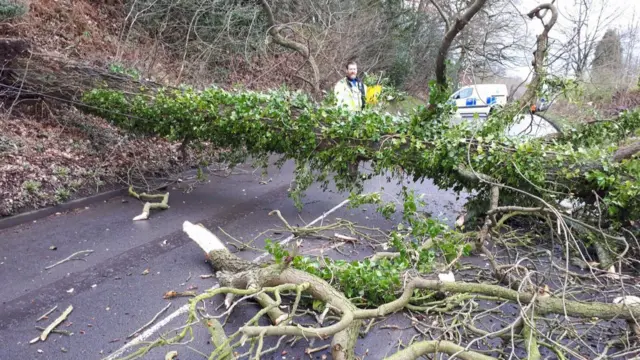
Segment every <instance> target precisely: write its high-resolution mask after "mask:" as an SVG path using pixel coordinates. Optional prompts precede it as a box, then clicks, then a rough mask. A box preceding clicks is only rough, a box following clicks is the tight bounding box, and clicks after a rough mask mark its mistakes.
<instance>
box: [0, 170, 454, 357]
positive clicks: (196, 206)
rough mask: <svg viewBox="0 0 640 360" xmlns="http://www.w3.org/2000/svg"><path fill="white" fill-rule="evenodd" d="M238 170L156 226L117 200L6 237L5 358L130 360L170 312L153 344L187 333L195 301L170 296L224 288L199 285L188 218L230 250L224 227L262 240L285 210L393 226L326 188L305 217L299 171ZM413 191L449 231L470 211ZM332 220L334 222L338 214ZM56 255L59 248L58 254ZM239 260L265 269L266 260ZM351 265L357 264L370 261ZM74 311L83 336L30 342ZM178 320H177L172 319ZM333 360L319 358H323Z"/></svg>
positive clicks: (381, 347) (200, 337)
mask: <svg viewBox="0 0 640 360" xmlns="http://www.w3.org/2000/svg"><path fill="white" fill-rule="evenodd" d="M235 172H236V173H238V174H236V175H231V176H229V177H220V176H215V175H212V176H211V177H210V179H211V182H209V183H206V184H201V185H198V186H197V187H195V188H194V189H193V191H191V192H189V193H185V192H184V191H180V190H172V191H171V195H170V199H169V204H170V206H171V207H170V209H168V210H166V211H159V212H156V211H154V212H152V214H151V218H150V219H149V220H148V221H139V222H134V221H132V218H133V217H134V216H136V215H138V214H139V213H140V212H141V207H142V205H141V203H140V202H138V201H137V200H135V199H132V198H127V197H122V196H118V197H114V198H112V199H110V200H108V201H104V202H100V203H95V204H91V205H89V206H88V207H87V208H83V209H80V210H76V211H70V212H67V213H64V214H59V215H54V216H50V217H48V218H44V219H41V220H37V221H35V222H31V223H27V224H22V225H19V226H15V227H13V228H9V229H5V230H0V283H1V284H2V286H1V287H0V303H1V306H0V360H5V359H113V358H115V356H113V355H114V354H115V355H118V356H120V355H122V354H127V353H128V352H129V351H130V349H131V348H132V347H126V346H127V345H126V344H127V343H129V342H130V341H132V340H133V338H130V339H127V336H128V335H129V334H131V333H132V332H134V331H135V330H137V329H138V328H140V327H141V326H142V325H144V324H145V323H147V322H148V321H149V320H151V319H152V318H153V317H154V315H156V314H157V313H158V311H159V310H161V309H162V308H164V307H165V306H166V305H167V304H168V303H169V302H171V307H170V308H169V309H168V310H167V312H165V313H164V314H163V315H162V316H161V317H159V318H158V320H157V321H156V324H157V323H163V322H168V323H167V324H166V326H162V327H159V328H158V329H156V330H154V331H153V332H152V333H151V334H148V335H149V338H148V339H147V340H149V339H150V340H154V339H156V338H157V336H158V335H162V334H163V333H164V332H167V331H169V330H171V329H172V328H175V327H178V326H180V325H182V324H184V321H185V319H186V317H185V316H184V315H183V313H180V308H181V306H183V305H184V304H186V303H187V298H176V299H173V300H165V299H163V296H162V295H163V294H164V293H165V292H166V291H169V290H179V291H184V290H187V289H188V288H190V287H197V290H198V291H203V290H205V289H208V288H210V287H212V286H215V285H216V281H215V279H214V278H209V279H201V278H200V275H201V274H209V273H210V270H209V267H208V265H207V264H206V263H205V261H204V256H203V253H202V251H201V250H200V249H199V248H198V247H197V245H196V244H195V243H193V242H192V241H191V240H189V239H188V238H187V236H186V235H185V234H184V233H183V232H182V223H183V222H184V221H185V220H188V221H191V222H192V223H202V224H203V225H204V226H205V227H207V228H208V229H210V230H212V231H213V232H215V233H216V234H217V235H218V236H220V238H221V239H223V240H227V238H225V236H224V235H223V234H222V232H221V231H220V230H219V227H220V228H222V229H224V230H225V231H226V232H227V233H229V234H232V235H233V236H234V237H236V238H237V239H239V240H241V241H246V240H249V239H253V238H254V237H256V236H257V235H258V234H260V233H261V232H263V231H265V230H267V229H274V228H281V227H282V224H281V223H280V221H279V220H278V219H277V218H276V217H275V216H269V215H268V213H269V212H270V211H271V210H274V209H278V210H280V211H281V213H282V215H283V216H284V217H285V218H286V219H288V220H289V221H290V222H291V224H292V225H298V226H304V225H305V223H308V222H311V221H313V220H316V221H318V222H319V223H320V222H322V223H325V222H328V221H334V220H335V218H348V219H349V220H351V221H356V222H358V223H360V224H365V225H368V226H376V227H381V228H390V227H391V226H392V225H393V224H394V223H393V222H392V221H385V220H384V219H383V218H382V217H380V216H379V215H378V214H376V213H375V211H373V209H372V208H365V209H349V208H348V207H347V206H346V202H345V201H344V200H345V199H346V197H347V194H341V193H338V192H336V191H331V190H330V191H327V192H323V191H322V190H321V189H320V188H319V186H314V187H313V188H312V189H310V190H309V191H308V192H307V196H306V198H305V206H304V209H303V210H302V211H301V212H298V210H297V209H296V208H295V207H294V206H293V202H292V200H291V199H289V198H288V196H287V189H288V188H289V185H290V182H291V179H292V173H293V165H292V164H291V163H286V164H285V166H284V167H283V169H282V170H281V171H280V170H277V169H276V168H273V169H270V170H269V175H268V176H267V178H271V181H269V182H267V183H261V180H264V179H263V178H261V177H260V170H258V171H255V172H254V171H253V169H252V168H251V167H250V166H248V165H244V166H242V167H240V168H239V169H238V170H236V171H235ZM380 186H383V187H384V188H385V192H386V194H391V195H392V194H394V193H396V192H397V191H398V190H399V189H400V187H399V186H398V185H397V184H395V183H387V182H386V181H385V180H384V179H381V178H376V179H374V180H372V181H371V182H370V183H369V184H368V187H367V189H366V191H376V190H378V189H379V188H380ZM413 186H414V187H416V188H417V189H418V190H419V191H421V192H422V193H425V194H426V198H425V200H426V201H427V203H428V205H427V210H428V211H429V212H430V213H431V214H432V215H433V216H435V217H440V218H443V219H445V220H446V221H447V222H448V223H449V224H452V223H453V221H455V217H456V216H457V214H458V211H459V208H460V205H461V202H460V201H458V200H456V197H455V195H453V194H451V193H447V192H444V191H440V190H438V189H437V188H435V187H434V186H433V185H431V184H430V183H429V182H427V181H425V182H424V183H423V184H420V185H413ZM328 211H332V212H331V213H330V214H328V215H327V212H328ZM323 214H325V215H323ZM303 220H304V222H303ZM267 235H271V236H274V240H279V241H283V240H287V239H290V237H287V236H288V235H289V234H287V233H283V234H281V235H274V234H273V233H268V234H267ZM264 240H265V236H263V237H261V238H259V239H258V240H257V242H256V243H255V246H256V247H257V248H263V246H264ZM51 246H55V247H56V250H51V249H50V247H51ZM81 250H93V252H92V253H91V254H89V255H88V256H86V257H85V258H84V260H85V261H77V260H76V261H69V262H66V263H63V264H61V265H58V266H55V267H53V268H51V269H50V270H45V267H47V266H49V265H52V264H54V263H56V262H57V261H59V260H61V259H64V258H66V257H67V256H69V255H71V254H73V253H75V252H77V251H81ZM238 254H239V255H240V256H241V257H243V258H246V259H255V258H256V257H258V256H261V255H262V254H263V253H260V252H256V251H243V252H240V253H238ZM349 256H353V257H354V258H355V257H360V256H362V254H359V255H358V254H351V255H349ZM147 270H148V273H147ZM145 273H146V275H145ZM187 279H189V281H187ZM56 305H57V306H58V308H57V311H56V312H54V313H53V314H51V315H50V317H49V319H48V320H44V321H40V322H36V319H38V318H39V317H40V316H41V315H42V314H44V313H45V312H47V311H48V310H49V309H51V308H53V307H54V306H56ZM69 305H73V307H74V310H73V312H72V313H71V315H70V316H69V318H68V319H67V321H66V322H64V323H63V324H62V325H60V326H59V329H63V330H68V331H71V332H73V333H74V334H73V335H72V336H65V335H60V334H52V335H50V336H49V338H48V339H47V340H46V341H45V342H37V343H35V344H29V341H30V340H32V339H34V338H36V337H37V336H38V335H39V334H40V331H39V330H37V329H36V328H35V327H36V326H42V327H45V326H46V325H47V324H49V323H50V322H51V321H52V320H53V319H55V318H56V317H57V316H59V315H60V314H61V312H62V311H63V310H64V309H66V308H67V307H68V306H69ZM251 306H252V305H246V306H245V305H243V306H241V307H239V308H238V309H237V310H236V311H235V313H234V317H232V321H231V323H230V324H229V326H230V327H231V328H233V327H234V325H235V326H240V325H241V324H242V321H243V319H247V317H246V316H249V314H251V313H253V310H251V311H249V308H250V307H251ZM176 314H178V315H180V316H176ZM167 317H169V319H171V321H167V320H166V318H167ZM396 322H398V323H400V324H401V323H402V322H405V323H406V322H407V320H406V319H405V318H403V317H402V316H399V317H398V319H397V320H396ZM400 327H402V324H401V325H400ZM392 332H394V330H388V329H386V330H377V329H374V330H372V332H371V333H370V334H369V335H368V336H367V337H366V338H365V339H361V340H360V345H359V348H358V352H359V354H364V353H365V352H366V351H367V349H368V351H369V354H371V353H374V354H387V353H392V352H394V351H395V350H396V348H397V345H398V343H397V342H396V340H395V338H397V337H398V336H399V334H397V335H396V334H394V335H390V334H391V333H392ZM398 333H400V332H398ZM411 336H412V334H411V333H410V332H408V333H407V332H404V333H402V338H403V339H404V343H405V344H406V343H408V341H409V340H410V338H411ZM392 337H393V340H392V339H391V338H392ZM207 339H208V336H207V335H206V334H204V333H202V332H201V331H196V338H195V340H194V341H193V343H192V344H190V346H192V347H193V348H194V349H199V351H202V352H206V351H210V350H211V346H210V345H208V344H207ZM272 340H274V339H272ZM270 341H271V340H270ZM274 341H275V340H274ZM274 343H275V342H273V343H271V342H270V344H274ZM299 344H300V345H296V346H295V347H293V348H288V347H285V348H286V349H287V351H288V353H287V355H286V356H284V355H283V354H282V353H280V352H276V353H274V354H273V355H270V356H271V357H265V358H273V359H283V358H287V359H294V358H295V359H297V358H301V357H302V355H303V351H304V349H305V348H306V346H307V344H303V342H299ZM317 344H320V343H319V342H318V343H317ZM265 347H267V345H265ZM178 349H180V357H179V359H200V358H202V356H201V355H199V354H197V353H196V352H195V351H193V352H191V351H186V352H185V348H184V347H183V348H178ZM166 351H168V348H163V349H159V350H154V351H152V352H150V353H149V355H148V356H147V357H146V358H150V359H151V358H153V359H158V358H164V353H165V352H166ZM327 353H328V352H326V351H325V352H324V354H327ZM322 354H323V352H318V353H316V354H315V355H317V356H318V358H319V357H320V356H322ZM373 358H379V357H378V355H375V356H373Z"/></svg>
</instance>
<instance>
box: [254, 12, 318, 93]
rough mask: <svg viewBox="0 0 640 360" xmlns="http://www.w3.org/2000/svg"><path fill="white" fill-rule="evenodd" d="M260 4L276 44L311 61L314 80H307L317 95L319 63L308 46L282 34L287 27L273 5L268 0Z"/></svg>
mask: <svg viewBox="0 0 640 360" xmlns="http://www.w3.org/2000/svg"><path fill="white" fill-rule="evenodd" d="M260 4H261V5H262V9H263V10H264V12H265V14H266V15H267V22H268V24H269V35H271V37H272V38H273V41H275V43H276V44H278V45H281V46H284V47H286V48H288V49H291V50H295V51H296V52H298V53H299V54H300V55H302V57H304V59H305V60H306V61H307V62H309V65H310V66H311V71H312V72H313V81H308V80H306V79H303V80H305V81H306V82H308V83H309V84H311V86H312V87H313V91H314V93H315V95H319V94H320V92H321V91H320V69H319V68H318V63H317V62H316V59H315V57H314V56H313V55H312V54H311V51H310V49H309V47H308V46H306V45H304V44H301V43H299V42H297V41H293V40H289V39H287V38H285V37H284V36H282V34H281V31H282V30H283V29H284V28H285V27H284V26H283V25H281V24H279V23H278V22H277V21H276V19H275V16H274V15H273V11H272V10H271V6H270V5H269V3H268V0H260Z"/></svg>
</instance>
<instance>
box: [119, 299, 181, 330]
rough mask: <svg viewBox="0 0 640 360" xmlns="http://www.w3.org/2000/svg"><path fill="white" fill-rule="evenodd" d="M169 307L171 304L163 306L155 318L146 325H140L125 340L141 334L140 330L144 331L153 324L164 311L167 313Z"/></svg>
mask: <svg viewBox="0 0 640 360" xmlns="http://www.w3.org/2000/svg"><path fill="white" fill-rule="evenodd" d="M170 307H171V303H168V304H167V306H165V307H164V308H163V309H162V310H160V312H158V313H157V314H156V316H154V317H153V319H151V321H149V322H148V323H146V324H144V325H142V327H141V328H140V329H138V330H136V331H134V332H133V333H131V335H129V336H127V339H130V338H132V337H134V336H135V335H136V334H138V333H139V332H141V331H142V330H144V329H146V328H147V327H149V325H151V324H153V323H154V322H155V321H156V320H157V319H158V317H159V316H160V315H162V314H163V313H164V312H165V311H167V310H168V309H169V308H170Z"/></svg>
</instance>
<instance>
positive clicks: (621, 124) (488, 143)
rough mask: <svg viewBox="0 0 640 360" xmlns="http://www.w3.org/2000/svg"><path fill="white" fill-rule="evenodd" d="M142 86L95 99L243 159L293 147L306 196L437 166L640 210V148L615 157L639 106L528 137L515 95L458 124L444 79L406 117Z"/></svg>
mask: <svg viewBox="0 0 640 360" xmlns="http://www.w3.org/2000/svg"><path fill="white" fill-rule="evenodd" d="M141 90H142V92H141V93H140V94H135V95H131V94H124V93H122V92H120V91H117V90H110V89H94V90H92V91H90V92H87V93H86V94H85V96H84V102H85V103H86V104H88V105H90V106H91V108H90V111H93V112H95V113H97V114H98V115H101V116H103V117H105V118H107V119H110V120H111V121H113V122H114V123H116V124H117V125H119V126H121V127H123V128H125V129H128V130H130V131H132V132H136V133H141V134H150V135H151V134H153V135H159V136H163V137H167V138H169V139H170V140H177V141H181V140H185V139H188V140H189V141H190V142H191V143H194V142H195V143H197V142H209V143H212V144H215V145H216V146H218V147H220V148H226V149H232V150H233V154H234V156H235V157H234V159H235V160H236V161H238V162H240V161H243V160H244V159H245V158H246V157H247V156H252V157H254V158H258V159H266V158H267V157H268V156H269V155H272V154H279V155H281V156H282V162H284V161H285V160H288V159H293V160H295V161H296V164H297V168H296V173H295V176H296V181H295V186H294V187H293V188H292V192H291V195H292V197H293V198H294V200H295V201H296V204H297V205H298V206H300V204H301V201H300V200H301V196H302V194H303V192H304V190H305V189H306V188H308V187H309V186H310V185H311V184H312V183H314V182H320V183H322V185H323V186H325V187H326V186H328V184H329V183H330V182H331V181H332V180H333V181H334V183H335V184H336V186H337V188H338V189H339V190H349V191H354V192H356V193H358V192H360V191H361V190H362V185H363V183H364V181H366V180H367V179H368V178H370V177H371V176H374V175H381V174H384V175H387V176H403V175H409V176H411V177H413V180H414V181H418V180H421V179H424V178H430V179H433V181H434V182H435V184H436V185H438V186H440V187H442V188H453V189H454V190H456V191H462V190H466V191H469V192H471V191H475V192H476V194H477V195H476V199H480V201H485V200H486V196H487V190H488V185H487V184H486V183H484V182H480V181H477V179H474V178H473V177H470V176H468V174H469V173H474V172H476V173H480V174H484V175H487V176H489V177H490V178H492V179H493V180H494V181H496V182H499V183H501V184H505V185H508V186H510V187H512V188H515V189H520V190H522V191H526V192H529V193H531V194H534V195H536V196H538V197H540V198H543V199H545V200H546V201H550V202H552V203H553V202H559V201H561V200H563V199H565V198H568V197H574V196H577V197H580V198H581V199H582V200H584V201H585V202H586V203H587V205H590V204H593V205H594V206H593V208H595V207H596V205H597V206H599V207H600V208H601V209H604V210H605V212H606V214H605V215H608V216H609V217H610V218H611V219H612V220H613V221H612V222H611V224H614V225H615V224H617V225H620V224H623V225H624V224H625V223H627V222H628V221H634V220H637V219H638V218H639V217H640V182H639V181H638V180H639V178H640V172H639V171H638V170H639V165H638V163H639V160H638V159H637V158H631V159H627V160H624V161H621V162H617V163H616V162H613V161H612V156H613V154H614V153H615V151H616V149H618V147H619V146H620V145H622V144H623V143H624V141H626V140H625V139H628V138H630V137H634V136H638V129H639V128H640V114H639V113H638V112H626V113H624V114H622V115H621V116H620V118H619V119H618V120H617V121H612V122H601V123H597V124H588V125H587V124H585V125H582V126H577V127H575V128H573V129H567V133H566V135H565V136H563V137H560V138H557V139H521V138H513V137H507V136H506V135H505V129H506V128H507V127H508V126H509V124H510V123H511V121H512V119H513V117H514V115H515V114H516V111H517V109H515V107H506V108H505V109H503V110H502V111H501V112H498V113H497V114H496V115H493V116H492V117H491V118H490V119H489V120H487V121H486V122H484V123H483V124H482V125H481V126H480V128H478V127H476V126H470V125H469V124H468V123H465V122H463V123H460V124H452V123H451V122H450V121H449V118H450V116H449V114H450V113H451V111H452V108H451V105H449V104H447V99H448V95H449V94H448V93H445V92H441V91H440V90H439V89H438V87H436V86H435V85H434V84H432V86H431V98H430V104H429V106H426V107H425V106H421V107H419V108H417V109H415V110H414V111H413V112H412V113H410V114H408V115H407V116H403V117H398V116H392V115H390V114H388V113H383V112H379V111H376V110H364V111H362V112H358V113H350V112H348V111H347V110H345V109H343V108H339V107H336V106H334V104H333V103H332V102H331V101H330V100H325V101H324V102H322V103H316V102H314V101H312V100H311V99H310V98H309V97H308V96H306V95H305V94H303V93H299V92H291V91H287V90H286V89H278V90H272V91H269V92H251V91H234V92H231V91H225V90H223V89H220V88H217V87H212V88H208V89H206V90H203V91H196V90H194V89H191V88H186V87H185V88H180V89H163V90H160V91H158V92H155V93H151V92H144V89H141ZM362 161H369V162H370V166H369V167H370V168H371V173H370V174H363V173H359V172H358V171H357V165H358V163H360V162H362ZM461 170H464V171H462V172H461ZM464 174H467V175H466V176H465V175H464ZM594 193H595V194H597V195H598V196H597V199H596V198H594ZM483 199H484V200H483ZM501 202H506V203H503V204H501V205H509V203H513V204H518V205H521V206H524V205H529V204H532V205H535V201H533V200H532V198H531V197H528V196H525V195H523V194H522V192H520V191H510V190H509V189H504V190H503V191H502V192H501ZM537 205H539V204H537Z"/></svg>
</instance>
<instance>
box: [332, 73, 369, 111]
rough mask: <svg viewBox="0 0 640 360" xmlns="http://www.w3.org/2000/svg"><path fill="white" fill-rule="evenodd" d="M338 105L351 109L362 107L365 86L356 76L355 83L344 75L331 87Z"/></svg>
mask: <svg viewBox="0 0 640 360" xmlns="http://www.w3.org/2000/svg"><path fill="white" fill-rule="evenodd" d="M333 91H334V93H335V95H336V99H337V101H338V106H346V107H347V108H348V109H349V110H351V111H360V110H362V109H364V105H365V95H366V93H367V86H366V85H365V84H364V83H362V81H361V80H360V79H357V78H356V81H355V85H353V84H352V82H351V81H350V80H348V79H347V78H346V77H344V78H342V79H341V80H340V81H338V82H337V83H336V85H335V87H334V89H333Z"/></svg>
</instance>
